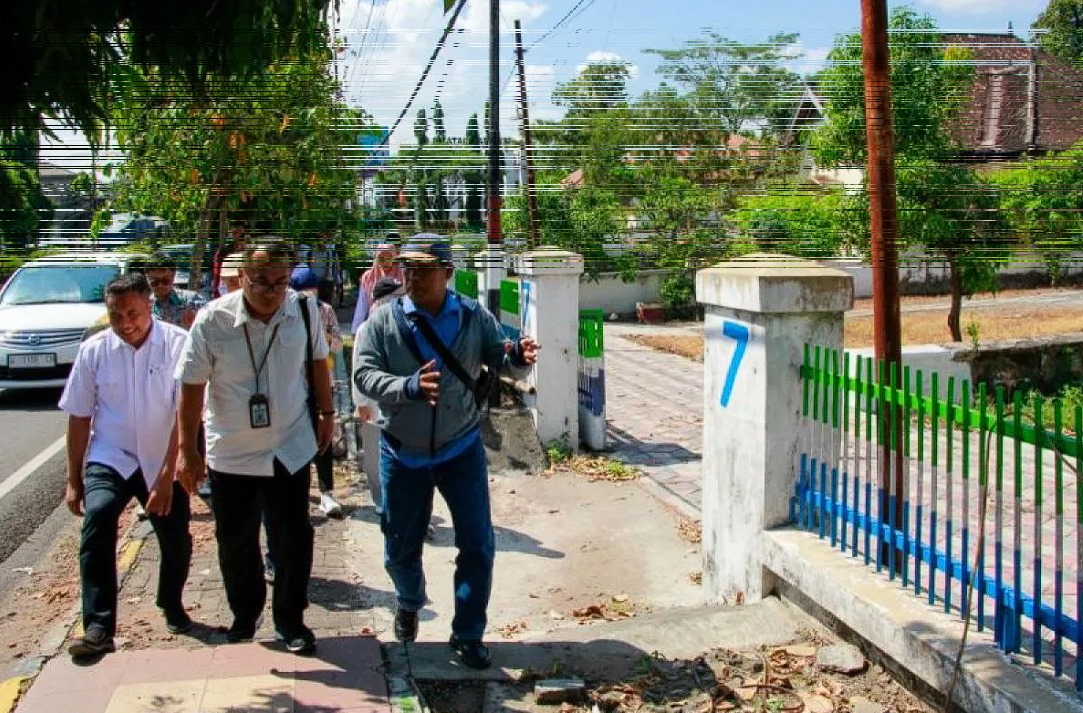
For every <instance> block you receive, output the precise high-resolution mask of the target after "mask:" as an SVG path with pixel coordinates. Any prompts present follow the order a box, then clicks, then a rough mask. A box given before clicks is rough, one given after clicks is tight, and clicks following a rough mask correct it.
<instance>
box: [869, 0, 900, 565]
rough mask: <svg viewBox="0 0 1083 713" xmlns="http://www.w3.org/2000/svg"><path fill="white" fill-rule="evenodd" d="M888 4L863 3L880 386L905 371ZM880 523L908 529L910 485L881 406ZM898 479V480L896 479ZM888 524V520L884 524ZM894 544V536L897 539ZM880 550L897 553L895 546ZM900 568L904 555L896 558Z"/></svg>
mask: <svg viewBox="0 0 1083 713" xmlns="http://www.w3.org/2000/svg"><path fill="white" fill-rule="evenodd" d="M887 23H888V15H887V0H861V44H862V52H861V56H862V65H863V67H864V71H865V72H864V73H865V136H866V140H867V142H868V182H869V223H870V225H869V228H870V233H871V236H872V294H873V342H874V346H875V351H876V361H877V363H878V364H879V366H880V369H883V371H881V372H880V374H879V379H880V383H882V384H886V383H888V380H889V378H890V376H891V375H892V374H896V375H901V373H902V318H901V316H900V313H899V265H898V251H897V248H896V245H897V234H898V233H897V231H898V220H897V211H896V196H895V136H894V132H893V130H892V119H891V57H890V53H889V51H888V40H887ZM877 412H878V418H879V419H880V424H879V426H880V428H881V429H883V430H882V431H880V432H881V433H882V434H883V439H882V440H881V444H882V445H881V451H880V487H881V489H882V492H883V493H884V495H883V496H882V499H881V502H880V508H881V509H880V514H881V516H880V520H881V522H883V523H884V524H888V525H890V526H891V527H892V528H893V529H901V528H902V526H903V522H902V518H903V514H904V513H903V499H904V494H905V492H906V490H905V484H906V478H905V473H904V471H903V458H902V448H901V446H902V439H901V433H902V428H903V424H902V421H901V418H900V416H901V409H899V408H898V407H896V406H890V405H888V404H886V403H881V405H880V408H878V409H877ZM892 476H894V477H892ZM885 521H886V522H885ZM892 540H894V538H892ZM881 550H882V551H883V552H884V553H885V555H890V554H892V552H891V550H892V547H890V546H888V547H886V548H885V547H884V546H883V545H882V547H881ZM892 559H894V561H895V564H896V566H897V567H901V566H902V557H901V556H899V557H894V558H892Z"/></svg>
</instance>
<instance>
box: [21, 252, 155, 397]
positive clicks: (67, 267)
mask: <svg viewBox="0 0 1083 713" xmlns="http://www.w3.org/2000/svg"><path fill="white" fill-rule="evenodd" d="M146 257H147V256H146V255H136V254H127V253H75V254H64V255H52V256H49V257H45V258H41V259H38V260H33V261H31V262H28V263H26V264H25V265H23V266H22V267H20V268H19V269H18V270H16V271H15V273H14V274H13V275H12V276H11V278H10V279H8V281H7V283H5V284H4V286H3V287H2V288H0V389H39V388H56V387H60V386H63V385H64V383H65V382H66V381H67V378H68V372H70V371H71V365H72V363H73V362H74V361H75V354H76V352H77V351H78V350H79V342H81V341H82V339H83V336H84V335H85V333H86V331H87V329H88V328H89V327H91V326H93V325H94V324H95V323H96V322H99V321H100V320H101V319H102V318H103V317H104V316H105V313H106V312H105V286H106V285H107V284H108V283H109V281H110V280H112V279H113V278H114V277H116V276H117V275H120V274H122V273H126V272H128V270H129V269H130V268H131V266H132V263H133V262H136V261H138V260H143V259H145V258H146Z"/></svg>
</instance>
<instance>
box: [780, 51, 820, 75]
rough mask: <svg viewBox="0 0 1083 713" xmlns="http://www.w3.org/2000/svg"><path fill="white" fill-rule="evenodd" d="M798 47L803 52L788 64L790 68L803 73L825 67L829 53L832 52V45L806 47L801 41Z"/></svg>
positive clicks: (810, 72) (809, 72)
mask: <svg viewBox="0 0 1083 713" xmlns="http://www.w3.org/2000/svg"><path fill="white" fill-rule="evenodd" d="M796 49H797V50H798V51H799V52H800V53H801V56H800V57H799V58H798V59H795V60H794V61H792V62H789V63H788V64H787V66H788V67H789V68H790V70H792V71H794V72H797V73H798V74H801V75H805V74H812V73H813V72H816V71H818V70H820V69H823V67H824V64H825V63H826V61H827V55H828V53H829V52H831V48H830V47H804V46H803V45H801V44H800V43H798V45H797V47H796Z"/></svg>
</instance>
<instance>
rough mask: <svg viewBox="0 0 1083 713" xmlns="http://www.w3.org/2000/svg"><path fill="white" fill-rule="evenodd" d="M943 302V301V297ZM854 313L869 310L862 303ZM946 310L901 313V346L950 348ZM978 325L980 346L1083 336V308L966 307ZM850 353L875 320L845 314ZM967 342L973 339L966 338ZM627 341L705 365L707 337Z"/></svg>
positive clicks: (866, 343) (966, 319)
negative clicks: (919, 345)
mask: <svg viewBox="0 0 1083 713" xmlns="http://www.w3.org/2000/svg"><path fill="white" fill-rule="evenodd" d="M941 299H942V298H941ZM926 301H930V298H921V297H919V298H906V301H905V304H921V303H923V302H926ZM864 302H866V301H864V300H863V301H862V304H858V305H855V310H858V309H868V308H869V307H868V306H867V305H865V304H863V303H864ZM947 320H948V313H947V308H946V307H945V308H944V309H943V310H940V309H932V310H923V311H918V312H903V314H902V331H903V335H902V336H903V344H946V343H948V342H950V341H951V335H950V334H949V333H948V324H947ZM970 323H974V324H976V325H977V331H978V340H979V342H989V341H995V340H998V339H1026V338H1031V337H1043V336H1050V335H1054V334H1070V333H1072V332H1083V304H1081V305H1076V304H1071V303H1067V304H1065V303H1060V304H1056V305H1024V304H1001V305H980V306H977V307H967V306H966V303H964V304H963V315H962V324H963V328H964V330H965V329H966V328H967V325H968V324H970ZM845 338H846V346H847V347H848V348H860V347H871V346H872V345H873V318H872V316H871V315H867V314H866V315H860V316H854V315H852V314H851V315H847V317H846V327H845ZM963 338H964V340H969V337H968V336H967V335H966V334H964V336H963ZM628 339H630V340H632V341H634V342H636V343H637V344H642V345H643V346H645V347H650V348H651V349H657V350H659V351H663V352H669V353H670V354H677V355H679V356H683V357H685V358H686V359H691V360H693V361H703V338H702V337H699V336H697V335H694V334H672V335H663V334H637V335H631V336H629V337H628Z"/></svg>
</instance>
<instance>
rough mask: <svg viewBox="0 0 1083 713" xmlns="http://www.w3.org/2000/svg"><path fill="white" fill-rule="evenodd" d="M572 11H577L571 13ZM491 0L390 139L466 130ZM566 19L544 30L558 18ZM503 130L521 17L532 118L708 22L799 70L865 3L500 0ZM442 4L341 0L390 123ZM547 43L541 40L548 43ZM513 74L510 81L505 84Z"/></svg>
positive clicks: (969, 7) (1020, 29)
mask: <svg viewBox="0 0 1083 713" xmlns="http://www.w3.org/2000/svg"><path fill="white" fill-rule="evenodd" d="M889 4H890V6H892V7H894V6H896V5H902V4H908V5H911V6H912V7H914V8H915V9H917V10H918V11H919V12H922V13H927V14H929V15H931V16H932V17H933V18H935V19H936V20H937V22H938V24H939V25H940V27H941V28H942V29H945V30H957V31H959V30H965V31H969V32H979V31H989V32H994V31H996V32H1000V31H1005V30H1007V28H1008V24H1009V22H1010V23H1012V24H1013V26H1014V28H1015V30H1016V32H1017V33H1020V34H1023V35H1025V33H1026V31H1027V30H1028V29H1029V27H1030V24H1031V22H1032V21H1033V20H1034V18H1035V17H1036V16H1037V15H1038V13H1040V12H1041V10H1042V9H1043V8H1044V7H1045V5H1046V0H913V2H909V3H895V2H891V3H889ZM569 11H573V12H572V13H571V15H570V16H568V14H569ZM488 13H489V3H488V1H487V0H468V1H467V4H466V6H465V8H464V10H463V12H462V14H461V15H460V17H459V20H458V22H457V25H456V27H457V28H458V29H459V30H460V32H457V33H455V34H454V35H453V39H452V41H451V43H450V44H449V45H448V46H446V47H445V48H444V50H443V51H442V52H441V54H440V56H439V58H438V60H437V62H436V64H435V65H434V68H433V71H432V73H431V74H430V76H429V77H428V79H427V81H426V84H425V86H424V87H423V89H422V91H421V93H420V94H419V95H418V98H417V100H416V101H415V103H414V105H413V107H412V108H411V110H410V112H409V113H408V115H407V118H406V119H405V120H404V121H403V123H402V126H401V128H400V129H399V131H397V132H396V134H395V136H394V137H393V139H392V145H393V146H395V145H398V144H399V143H400V142H401V141H412V140H413V138H412V127H413V117H414V115H415V114H416V112H417V110H418V109H420V108H430V107H431V106H432V103H433V100H434V98H435V97H437V96H439V98H440V100H441V103H442V104H443V106H444V111H445V114H446V116H447V128H448V132H449V133H450V134H451V135H453V136H458V135H462V133H463V132H464V129H465V125H466V121H467V118H468V117H469V115H470V114H471V113H473V112H479V113H480V112H481V110H482V107H483V105H484V102H485V99H486V96H487V92H488V54H487V53H488V26H489V25H488V17H489V14H488ZM566 16H568V18H567V21H566V22H565V23H564V24H563V25H562V26H561V27H559V28H558V29H556V30H555V31H553V32H551V33H550V34H548V36H546V33H549V31H550V30H551V29H552V28H553V27H554V26H555V25H557V23H558V22H559V21H560V20H562V19H563V18H565V17H566ZM501 18H502V36H501V40H502V45H503V50H502V53H501V62H502V68H501V80H502V85H503V93H502V95H501V109H500V111H501V119H502V120H501V130H502V132H503V133H504V134H505V135H517V133H518V129H517V127H516V118H515V106H516V102H517V101H518V85H517V83H516V80H515V78H514V77H513V76H512V75H511V72H512V70H513V68H514V65H513V56H514V55H513V54H512V51H513V35H512V25H513V21H514V20H515V19H516V18H518V19H520V20H521V21H522V24H523V40H524V44H525V45H526V46H527V47H528V48H530V49H529V51H528V53H527V55H526V65H527V91H528V99H529V102H530V110H531V118H532V119H537V118H545V119H554V118H559V116H560V114H561V111H560V109H559V107H555V106H554V105H553V104H552V103H551V101H550V96H551V94H552V91H553V88H554V87H555V86H556V85H557V83H559V82H564V81H567V80H568V79H570V78H572V77H574V76H575V74H576V72H577V70H578V69H579V68H580V67H581V66H583V65H584V64H585V63H586V62H588V61H589V60H591V59H623V60H626V61H628V62H629V63H631V65H632V66H633V78H632V81H631V83H630V85H629V89H630V92H631V94H632V95H633V96H635V95H638V94H639V93H641V92H642V91H644V90H646V89H649V88H651V87H653V86H654V85H656V84H657V82H658V77H657V75H656V74H655V71H654V70H655V67H656V65H657V58H655V57H653V56H651V55H647V54H644V53H643V49H645V48H673V47H678V46H680V45H681V44H682V43H684V42H685V41H687V40H691V39H695V38H697V37H699V36H701V34H702V31H703V30H704V29H710V30H713V31H715V32H718V33H720V34H722V35H724V36H726V37H729V38H731V39H734V40H738V41H754V40H762V39H764V38H766V37H768V36H769V35H772V34H775V33H777V32H797V33H799V34H800V37H801V39H800V42H801V47H802V49H803V51H804V53H805V60H804V61H803V62H802V63H801V65H802V66H801V67H799V69H801V70H803V71H812V70H815V69H816V68H818V67H819V66H822V62H823V58H824V56H825V55H826V54H827V50H828V49H829V48H830V46H831V43H832V40H833V38H834V37H835V35H837V34H840V33H848V32H854V31H857V30H858V29H859V27H860V21H861V19H860V0H742V1H736V0H501ZM445 21H446V19H445V17H444V16H443V12H442V2H441V0H341V4H340V16H339V18H338V19H337V22H336V29H337V30H338V31H339V33H340V35H341V36H342V37H343V38H345V40H346V43H347V51H346V52H345V53H344V54H343V55H342V60H341V61H340V62H339V66H338V71H339V74H340V76H341V77H342V78H343V79H344V83H345V93H346V96H347V99H348V100H349V101H350V102H351V103H353V104H356V105H359V106H362V107H363V108H364V109H366V110H367V111H368V112H369V113H370V114H372V115H373V116H374V117H375V118H376V120H377V121H378V122H379V123H380V124H382V125H384V126H390V125H391V124H392V123H393V122H394V120H395V117H396V116H397V115H398V114H399V112H400V111H401V109H402V107H403V106H404V105H405V103H406V101H407V99H408V97H409V96H410V93H411V91H412V90H413V87H414V84H415V83H416V82H417V79H418V77H419V76H420V75H421V70H422V68H423V67H424V65H425V61H426V60H427V59H428V56H429V54H430V53H431V51H432V49H433V47H434V45H435V44H436V41H437V39H438V38H439V36H440V33H441V31H442V29H443V27H444V24H445ZM539 40H541V41H540V42H539ZM505 80H507V81H505ZM64 139H65V140H64V142H63V145H62V146H57V147H55V149H54V150H53V151H50V152H49V158H50V160H54V161H56V162H58V163H61V164H63V165H66V166H69V167H73V168H80V167H85V166H87V165H89V160H88V157H87V156H86V151H85V148H84V147H83V145H82V142H80V141H78V140H77V139H75V138H73V137H72V136H71V135H70V134H65V136H64Z"/></svg>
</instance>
